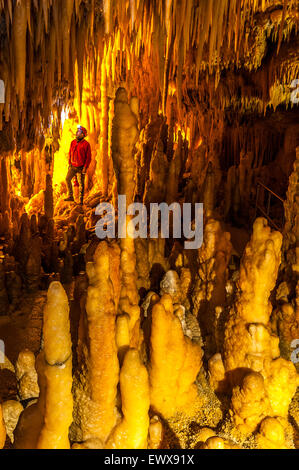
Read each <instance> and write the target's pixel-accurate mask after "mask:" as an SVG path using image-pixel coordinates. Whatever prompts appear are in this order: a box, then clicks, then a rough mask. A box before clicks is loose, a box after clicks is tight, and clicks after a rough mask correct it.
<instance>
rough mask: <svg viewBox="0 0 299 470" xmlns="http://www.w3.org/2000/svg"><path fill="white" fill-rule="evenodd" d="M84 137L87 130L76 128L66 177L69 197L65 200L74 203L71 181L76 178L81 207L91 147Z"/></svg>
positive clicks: (80, 127)
mask: <svg viewBox="0 0 299 470" xmlns="http://www.w3.org/2000/svg"><path fill="white" fill-rule="evenodd" d="M86 136H87V130H86V129H85V128H84V127H82V126H78V129H77V133H76V139H75V140H73V142H72V143H71V148H70V153H69V171H68V174H67V177H66V184H67V187H68V193H69V197H68V198H66V199H65V201H72V202H73V201H74V194H73V186H72V179H73V178H74V177H77V178H78V180H79V189H80V204H81V205H82V204H83V199H84V189H85V175H86V172H87V170H88V167H89V165H90V163H91V147H90V144H89V143H88V142H87V140H85V137H86Z"/></svg>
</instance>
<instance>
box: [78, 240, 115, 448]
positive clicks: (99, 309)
mask: <svg viewBox="0 0 299 470" xmlns="http://www.w3.org/2000/svg"><path fill="white" fill-rule="evenodd" d="M119 262H120V259H119V249H118V247H117V246H109V245H108V244H107V243H106V242H102V243H100V244H99V246H98V248H97V250H96V252H95V256H94V263H89V264H88V265H87V274H88V277H89V287H88V292H87V300H86V317H87V318H86V323H87V324H86V327H87V331H86V333H85V334H86V337H87V338H88V344H89V347H88V349H87V348H86V346H84V350H83V354H84V360H83V365H82V368H81V370H80V371H79V375H78V377H76V379H75V384H74V397H75V408H74V426H73V429H72V434H73V437H74V439H73V440H75V441H77V442H80V441H86V440H87V439H90V438H98V439H100V440H101V441H102V442H103V443H104V442H105V441H106V440H107V438H108V436H109V434H110V432H111V431H112V429H113V428H114V426H115V424H116V420H117V413H116V409H115V407H116V394H117V384H118V380H119V363H118V358H117V346H116V337H115V335H116V314H117V300H116V299H117V298H118V295H119V290H118V289H119V286H118V283H119ZM82 384H86V386H84V387H82Z"/></svg>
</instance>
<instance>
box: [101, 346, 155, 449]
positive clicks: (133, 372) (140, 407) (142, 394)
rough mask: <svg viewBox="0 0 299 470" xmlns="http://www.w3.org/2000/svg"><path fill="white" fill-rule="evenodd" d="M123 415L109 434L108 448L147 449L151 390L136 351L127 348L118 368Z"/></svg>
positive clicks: (144, 368)
mask: <svg viewBox="0 0 299 470" xmlns="http://www.w3.org/2000/svg"><path fill="white" fill-rule="evenodd" d="M120 392H121V400H122V412H123V418H122V421H121V422H120V424H118V425H117V426H116V428H115V429H114V430H113V432H112V435H111V436H110V438H109V440H108V443H107V445H106V448H108V449H146V448H147V436H148V431H149V416H148V411H149V407H150V390H149V380H148V372H147V369H146V367H145V366H144V365H143V364H142V362H141V360H140V357H139V352H138V351H137V350H136V349H130V350H129V351H128V352H127V353H126V356H125V359H124V363H123V366H122V368H121V371H120Z"/></svg>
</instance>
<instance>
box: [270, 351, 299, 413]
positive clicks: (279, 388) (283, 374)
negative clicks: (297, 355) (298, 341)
mask: <svg viewBox="0 0 299 470" xmlns="http://www.w3.org/2000/svg"><path fill="white" fill-rule="evenodd" d="M263 375H264V378H265V388H266V392H267V395H268V397H269V400H270V404H271V408H272V410H273V413H274V416H281V417H283V418H286V417H287V416H288V410H289V406H290V403H291V400H292V398H293V397H294V395H295V393H296V389H297V387H298V385H299V375H298V374H297V372H296V368H295V366H294V364H293V363H292V362H291V361H287V360H285V359H283V358H281V357H280V358H278V359H276V360H275V361H271V362H270V361H267V362H266V364H265V368H264V371H263Z"/></svg>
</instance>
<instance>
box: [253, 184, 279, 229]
mask: <svg viewBox="0 0 299 470" xmlns="http://www.w3.org/2000/svg"><path fill="white" fill-rule="evenodd" d="M262 191H264V192H265V191H266V194H264V198H263V200H264V201H265V199H266V198H267V203H266V205H261V204H260V201H259V200H260V194H261V192H262ZM272 197H274V198H276V199H277V200H278V201H279V202H280V203H281V204H282V216H281V224H279V223H277V220H274V219H273V217H271V214H270V212H271V201H272ZM258 211H260V212H261V213H262V214H263V216H264V217H266V219H267V220H268V221H269V223H270V225H272V226H273V228H275V229H276V230H278V231H279V232H282V231H283V227H284V200H283V199H282V198H281V197H280V196H279V195H278V194H276V193H275V192H274V191H272V189H270V188H268V186H266V185H265V184H264V183H262V182H261V181H260V180H258V181H257V190H256V203H255V218H257V213H258Z"/></svg>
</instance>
